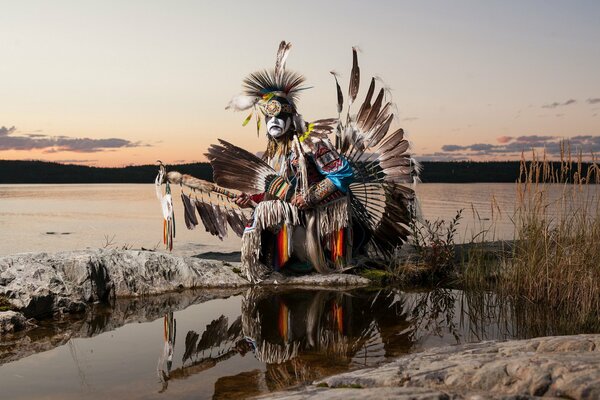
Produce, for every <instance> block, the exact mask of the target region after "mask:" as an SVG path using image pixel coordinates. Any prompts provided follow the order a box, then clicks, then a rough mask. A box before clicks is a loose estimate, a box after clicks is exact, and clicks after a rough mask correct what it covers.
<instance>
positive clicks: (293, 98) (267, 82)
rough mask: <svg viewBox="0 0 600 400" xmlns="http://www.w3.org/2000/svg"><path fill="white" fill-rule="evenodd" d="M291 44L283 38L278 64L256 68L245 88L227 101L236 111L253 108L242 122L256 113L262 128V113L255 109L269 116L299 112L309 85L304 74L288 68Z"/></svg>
mask: <svg viewBox="0 0 600 400" xmlns="http://www.w3.org/2000/svg"><path fill="white" fill-rule="evenodd" d="M291 47H292V44H291V43H289V42H286V41H282V42H281V43H280V44H279V49H278V50H277V58H276V60H275V68H271V69H265V70H262V71H257V72H253V73H252V74H250V75H249V76H248V77H246V79H244V85H243V92H242V93H241V94H239V95H237V96H235V97H234V98H233V99H231V101H230V102H229V104H228V105H227V107H226V109H233V110H234V111H244V110H248V109H250V108H253V110H252V112H251V113H250V114H249V115H248V117H246V119H245V120H244V122H243V123H242V125H243V126H246V125H247V124H248V122H250V120H251V119H252V116H253V115H254V114H256V127H257V130H260V124H261V118H260V114H259V113H255V111H261V113H262V114H264V115H266V116H276V115H278V114H279V113H286V114H289V115H291V116H295V115H297V111H296V102H297V101H298V95H299V92H300V91H301V90H304V89H308V88H307V87H306V86H303V84H304V82H305V78H304V76H302V75H300V74H299V73H297V72H293V71H287V70H286V69H285V62H286V60H287V57H288V54H289V52H290V49H291Z"/></svg>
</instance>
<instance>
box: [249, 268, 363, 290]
mask: <svg viewBox="0 0 600 400" xmlns="http://www.w3.org/2000/svg"><path fill="white" fill-rule="evenodd" d="M370 283H371V281H370V280H368V279H367V278H363V277H361V276H357V275H347V274H326V275H324V274H311V275H300V276H285V275H282V274H280V273H278V272H274V273H272V274H271V276H269V278H268V279H265V280H264V281H262V282H261V283H260V284H261V286H273V285H285V286H293V287H298V288H305V287H306V288H313V289H314V288H315V287H361V286H368V285H369V284H370Z"/></svg>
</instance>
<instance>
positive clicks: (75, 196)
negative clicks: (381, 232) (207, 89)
mask: <svg viewBox="0 0 600 400" xmlns="http://www.w3.org/2000/svg"><path fill="white" fill-rule="evenodd" d="M179 193H180V192H179V188H174V193H173V194H174V199H175V201H174V203H175V211H176V221H177V222H178V224H177V228H178V229H177V236H176V238H175V248H174V250H173V253H174V254H181V255H195V254H199V253H203V252H208V251H221V252H223V251H225V252H228V251H237V250H239V246H240V242H239V239H238V238H237V237H236V236H235V235H233V236H230V237H227V238H225V239H224V240H223V241H222V242H221V241H219V240H218V239H217V238H214V237H211V236H210V235H208V234H207V233H205V232H204V229H203V228H202V227H200V226H199V227H197V228H196V229H195V230H193V231H189V230H187V229H186V228H185V225H184V223H183V208H182V205H181V201H180V199H179V198H178V197H179ZM417 193H418V195H419V199H420V202H421V206H422V209H423V214H424V216H425V217H426V218H429V219H436V218H444V219H451V218H452V217H453V216H454V215H455V214H456V211H457V210H459V209H465V211H464V213H463V216H464V219H463V222H462V224H461V229H460V232H459V237H458V240H459V241H462V240H468V239H470V238H471V237H472V235H474V234H475V233H477V232H480V231H481V230H482V229H485V228H486V227H487V226H489V224H490V221H491V219H492V218H494V217H497V216H498V215H497V213H496V215H492V211H491V210H492V202H493V201H495V202H496V204H497V205H498V206H499V207H500V209H501V210H502V211H503V212H504V213H505V215H503V216H502V219H501V220H500V221H499V222H498V223H497V224H496V227H495V230H494V232H492V233H491V234H493V236H494V237H495V238H512V231H513V229H512V224H511V223H510V220H509V219H508V218H507V216H509V215H510V214H511V213H512V210H513V207H514V198H515V187H514V185H513V184H488V183H485V184H421V185H419V186H417ZM474 211H476V212H474ZM0 232H1V239H2V240H0V254H11V253H17V252H30V251H59V250H75V249H84V248H98V247H103V246H105V245H107V244H111V245H113V246H119V247H122V246H128V247H133V248H141V247H144V248H147V249H153V248H157V249H162V248H163V246H162V243H161V241H162V214H161V211H160V206H159V203H158V200H157V199H156V197H155V194H154V186H153V185H152V184H148V185H145V184H102V185H100V184H93V185H92V184H82V185H0Z"/></svg>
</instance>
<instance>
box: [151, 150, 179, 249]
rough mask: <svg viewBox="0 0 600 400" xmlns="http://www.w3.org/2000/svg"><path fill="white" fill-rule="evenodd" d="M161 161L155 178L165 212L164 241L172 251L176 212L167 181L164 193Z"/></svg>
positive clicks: (163, 170)
mask: <svg viewBox="0 0 600 400" xmlns="http://www.w3.org/2000/svg"><path fill="white" fill-rule="evenodd" d="M159 163H160V168H159V171H158V175H157V176H156V179H155V180H154V184H155V189H156V197H157V198H158V200H159V201H160V205H161V209H162V213H163V218H164V220H163V243H164V244H165V246H166V248H167V249H168V250H169V251H170V250H173V238H174V237H175V213H174V212H173V198H172V197H171V187H170V186H169V182H168V181H167V185H166V189H165V194H164V195H163V193H162V189H161V185H162V183H163V180H164V176H165V172H166V171H165V168H164V166H163V165H162V163H161V162H160V161H159Z"/></svg>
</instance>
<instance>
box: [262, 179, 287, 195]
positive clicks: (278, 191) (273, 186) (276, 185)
mask: <svg viewBox="0 0 600 400" xmlns="http://www.w3.org/2000/svg"><path fill="white" fill-rule="evenodd" d="M289 189H290V184H289V183H288V182H287V181H286V180H285V179H283V178H282V177H280V176H277V177H275V178H274V179H273V180H272V181H271V182H270V183H268V185H267V190H266V192H267V193H269V194H270V195H271V196H273V197H276V198H278V199H280V200H285V199H286V198H287V194H288V191H289Z"/></svg>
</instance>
